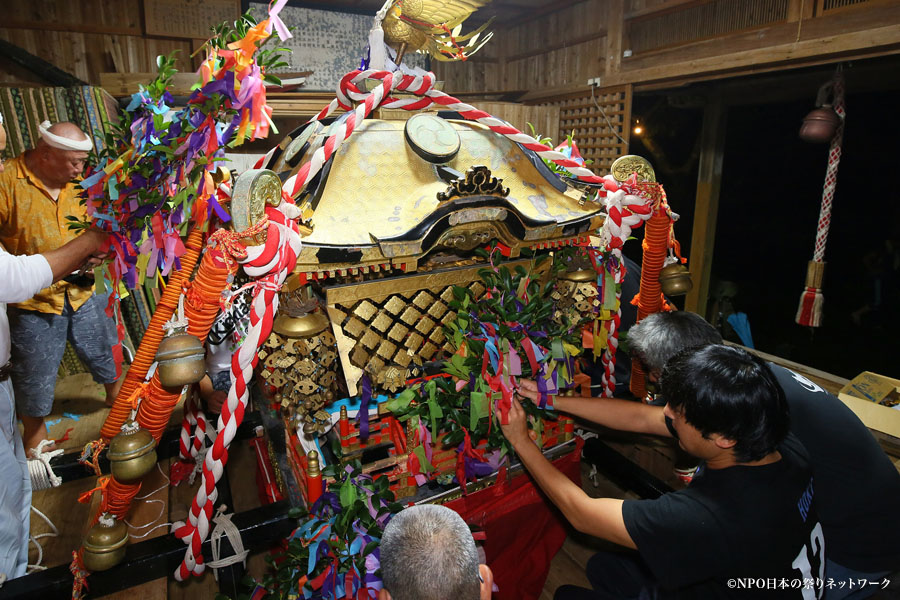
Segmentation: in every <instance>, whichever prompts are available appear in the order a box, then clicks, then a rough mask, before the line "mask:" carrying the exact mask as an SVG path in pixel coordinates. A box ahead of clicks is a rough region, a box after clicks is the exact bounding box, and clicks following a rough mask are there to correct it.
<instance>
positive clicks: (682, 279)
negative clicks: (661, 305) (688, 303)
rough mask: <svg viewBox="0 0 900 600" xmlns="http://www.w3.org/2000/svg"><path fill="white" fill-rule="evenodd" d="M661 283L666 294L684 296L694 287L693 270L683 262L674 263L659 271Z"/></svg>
mask: <svg viewBox="0 0 900 600" xmlns="http://www.w3.org/2000/svg"><path fill="white" fill-rule="evenodd" d="M659 283H660V285H661V286H662V292H663V294H665V295H666V296H683V295H684V294H687V293H688V292H689V291H691V288H692V287H694V284H693V282H692V281H691V272H690V271H688V270H687V267H685V266H684V265H682V264H681V263H677V262H676V263H672V264H671V265H669V266H667V267H663V268H662V270H661V271H660V272H659Z"/></svg>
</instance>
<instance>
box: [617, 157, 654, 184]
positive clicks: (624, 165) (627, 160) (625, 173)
mask: <svg viewBox="0 0 900 600" xmlns="http://www.w3.org/2000/svg"><path fill="white" fill-rule="evenodd" d="M609 171H610V173H612V176H613V177H615V178H616V181H625V180H626V179H628V178H629V177H631V174H632V173H637V177H638V181H649V182H654V183H655V182H656V172H655V171H654V170H653V166H652V165H651V164H650V162H649V161H648V160H647V159H646V158H644V157H643V156H637V155H636V154H626V155H625V156H620V157H619V158H617V159H616V160H615V162H613V164H612V166H611V167H610V169H609Z"/></svg>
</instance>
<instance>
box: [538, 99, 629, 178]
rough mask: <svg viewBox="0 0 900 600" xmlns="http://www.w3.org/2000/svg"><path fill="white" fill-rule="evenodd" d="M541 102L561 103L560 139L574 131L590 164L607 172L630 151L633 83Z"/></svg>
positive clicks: (603, 172)
mask: <svg viewBox="0 0 900 600" xmlns="http://www.w3.org/2000/svg"><path fill="white" fill-rule="evenodd" d="M542 106H556V107H559V139H558V140H554V141H555V142H556V143H559V142H561V141H563V140H565V138H566V136H567V135H569V134H570V133H574V134H575V135H574V137H575V143H576V144H577V145H578V149H579V150H580V151H581V156H582V157H584V158H585V160H588V159H590V160H591V161H593V162H591V164H589V165H588V168H589V169H590V170H592V171H593V172H594V173H596V174H597V175H606V174H607V173H609V168H610V167H611V166H612V163H613V161H615V160H616V159H617V158H619V157H620V156H623V155H625V154H628V139H629V135H630V133H631V86H630V85H624V86H616V87H610V88H603V89H599V90H596V89H595V90H594V96H593V99H592V98H591V93H590V92H589V91H588V92H579V93H577V94H570V95H568V96H564V97H561V98H558V99H555V100H553V101H550V102H547V103H545V104H543V105H542Z"/></svg>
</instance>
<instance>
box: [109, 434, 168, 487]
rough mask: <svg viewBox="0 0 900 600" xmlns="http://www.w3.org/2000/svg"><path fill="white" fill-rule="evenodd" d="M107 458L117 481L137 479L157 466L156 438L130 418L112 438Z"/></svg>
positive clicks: (125, 481)
mask: <svg viewBox="0 0 900 600" xmlns="http://www.w3.org/2000/svg"><path fill="white" fill-rule="evenodd" d="M106 458H108V459H109V469H110V472H111V473H112V475H113V477H115V478H116V481H121V482H122V483H130V482H133V481H137V480H138V479H140V478H142V477H143V476H144V475H146V474H147V473H149V472H150V471H152V470H153V467H155V466H156V440H154V439H153V435H151V433H150V432H149V431H147V430H146V429H144V428H143V427H141V426H140V425H139V424H138V423H137V421H134V420H132V419H128V420H127V421H126V422H125V424H123V425H122V430H121V431H120V432H119V433H118V434H116V436H115V437H114V438H113V439H112V440H110V442H109V448H108V449H107V451H106Z"/></svg>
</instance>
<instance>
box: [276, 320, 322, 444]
mask: <svg viewBox="0 0 900 600" xmlns="http://www.w3.org/2000/svg"><path fill="white" fill-rule="evenodd" d="M313 315H321V313H312V314H311V315H307V316H313ZM323 316H324V315H323ZM335 342H336V341H335V338H334V334H333V333H332V332H331V331H330V330H328V329H324V330H322V331H320V332H318V333H316V334H313V335H310V336H309V337H305V338H303V339H292V338H288V337H284V336H282V335H280V334H279V333H278V332H272V334H271V335H270V336H269V338H268V339H267V340H266V343H265V346H264V348H262V349H261V350H260V351H259V354H258V356H259V360H260V364H261V365H262V366H263V368H262V369H261V370H260V374H261V376H262V378H263V379H264V380H265V381H266V383H268V384H269V385H271V386H274V387H275V388H277V390H278V391H277V394H276V400H277V401H278V402H279V403H280V404H281V408H282V410H284V411H285V412H286V413H288V414H290V415H291V416H292V418H293V419H294V420H296V421H298V422H302V423H306V424H309V423H313V424H314V427H315V428H317V429H316V430H317V431H318V429H319V428H321V427H320V426H321V425H322V420H321V419H320V418H319V417H318V416H316V414H315V413H316V412H317V411H320V410H321V409H322V408H323V407H324V406H326V405H327V404H329V403H331V401H332V400H334V398H335V396H336V395H337V392H338V387H337V378H336V377H335V374H336V371H337V369H338V364H337V358H338V356H337V348H336V343H335Z"/></svg>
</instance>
